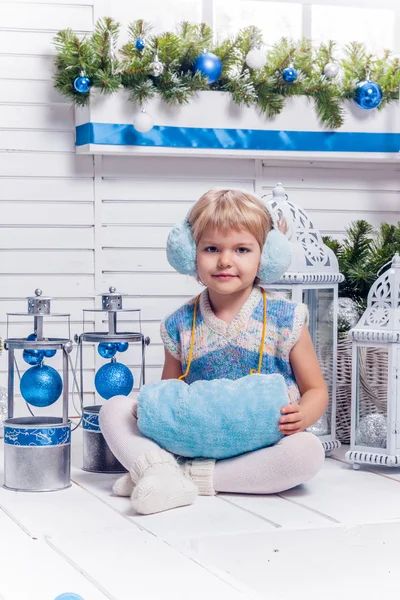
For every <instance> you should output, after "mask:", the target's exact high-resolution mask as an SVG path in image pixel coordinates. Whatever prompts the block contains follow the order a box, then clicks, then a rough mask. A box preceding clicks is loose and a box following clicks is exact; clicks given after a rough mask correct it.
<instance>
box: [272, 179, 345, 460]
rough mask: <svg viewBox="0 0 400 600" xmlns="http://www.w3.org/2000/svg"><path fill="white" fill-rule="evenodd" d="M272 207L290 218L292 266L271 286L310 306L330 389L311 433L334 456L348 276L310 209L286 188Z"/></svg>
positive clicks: (312, 327) (317, 347)
mask: <svg viewBox="0 0 400 600" xmlns="http://www.w3.org/2000/svg"><path fill="white" fill-rule="evenodd" d="M269 205H270V206H271V208H272V209H273V210H274V212H275V214H276V216H277V218H278V219H281V218H282V217H284V218H285V220H286V223H287V227H288V229H287V237H288V238H289V241H290V243H291V246H292V262H291V265H290V267H289V269H288V271H287V272H286V273H285V274H284V275H283V277H282V278H281V279H280V281H279V282H277V283H275V284H272V285H267V286H266V287H267V288H268V289H270V290H275V291H278V292H283V293H285V295H286V296H287V297H289V298H290V299H291V300H293V301H295V302H304V303H305V304H307V305H308V307H309V311H310V323H309V330H310V334H311V338H312V340H313V343H314V347H315V350H316V353H317V356H318V359H319V363H320V365H321V369H322V372H323V374H324V378H325V381H326V384H327V387H328V391H329V405H328V408H327V410H326V412H325V414H324V415H323V416H322V417H321V418H320V419H319V421H318V422H317V423H316V424H315V425H313V426H312V427H311V428H310V430H311V431H313V433H315V434H316V435H318V436H319V437H320V439H321V442H322V444H323V446H324V448H325V451H326V452H330V451H331V450H333V449H334V448H338V447H339V446H340V442H339V441H338V440H337V439H336V363H337V315H338V285H339V283H340V282H341V281H343V279H344V278H343V275H341V274H340V273H339V265H338V261H337V258H336V256H335V254H334V253H333V252H332V250H331V249H330V248H328V247H327V246H326V245H325V244H324V243H323V240H322V236H321V234H320V232H319V230H318V229H317V228H316V227H315V224H314V223H313V222H312V221H311V219H310V218H309V217H308V216H307V214H306V213H305V212H304V210H303V209H301V208H300V207H299V206H297V205H296V204H294V203H293V202H290V201H289V200H288V196H287V194H286V192H285V190H284V188H283V187H282V184H280V183H278V184H277V186H276V187H275V188H274V190H273V191H272V200H270V201H269Z"/></svg>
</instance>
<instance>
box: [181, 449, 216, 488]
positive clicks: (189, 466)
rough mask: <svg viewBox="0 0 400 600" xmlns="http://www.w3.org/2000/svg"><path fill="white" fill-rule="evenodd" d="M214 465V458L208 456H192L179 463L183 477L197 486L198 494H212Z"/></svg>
mask: <svg viewBox="0 0 400 600" xmlns="http://www.w3.org/2000/svg"><path fill="white" fill-rule="evenodd" d="M214 466H215V460H211V459H208V458H194V459H193V460H186V461H185V462H183V463H182V464H181V469H182V471H183V474H184V475H185V477H187V478H188V479H190V481H192V482H193V483H194V485H195V486H196V487H197V489H198V491H199V495H200V496H214V495H215V493H216V492H215V490H214V482H213V475H214Z"/></svg>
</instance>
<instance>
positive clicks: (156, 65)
mask: <svg viewBox="0 0 400 600" xmlns="http://www.w3.org/2000/svg"><path fill="white" fill-rule="evenodd" d="M150 67H151V68H152V70H153V75H154V77H159V76H160V75H162V74H163V72H164V65H163V64H162V62H160V60H159V58H158V56H157V54H156V55H155V57H154V60H153V62H152V63H150Z"/></svg>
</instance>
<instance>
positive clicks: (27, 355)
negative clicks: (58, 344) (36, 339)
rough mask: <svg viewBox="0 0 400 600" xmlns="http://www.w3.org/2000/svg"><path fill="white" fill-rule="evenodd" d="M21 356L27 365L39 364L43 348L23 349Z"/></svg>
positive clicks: (42, 356) (42, 355)
mask: <svg viewBox="0 0 400 600" xmlns="http://www.w3.org/2000/svg"><path fill="white" fill-rule="evenodd" d="M22 358H23V359H24V361H25V362H26V363H28V365H40V363H41V362H42V360H43V358H44V352H43V350H24V351H23V353H22Z"/></svg>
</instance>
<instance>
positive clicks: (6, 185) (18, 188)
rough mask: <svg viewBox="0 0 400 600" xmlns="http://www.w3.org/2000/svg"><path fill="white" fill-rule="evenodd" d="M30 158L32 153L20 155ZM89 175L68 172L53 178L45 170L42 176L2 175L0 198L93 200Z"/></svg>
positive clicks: (64, 200) (61, 200) (91, 181)
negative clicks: (82, 175)
mask: <svg viewBox="0 0 400 600" xmlns="http://www.w3.org/2000/svg"><path fill="white" fill-rule="evenodd" d="M29 133H32V132H29ZM52 135H55V134H52ZM62 135H67V134H62ZM20 156H21V155H20ZM3 158H4V157H3V156H2V157H1V159H2V160H3ZM31 158H32V155H29V154H23V156H22V160H25V161H28V160H30V159H31ZM58 158H59V159H60V160H61V161H63V160H64V158H63V157H60V156H58ZM0 162H1V161H0ZM13 162H14V161H13ZM89 164H90V163H89ZM36 166H37V165H36ZM52 166H54V165H52ZM66 170H67V168H66ZM68 175H69V177H68ZM91 176H92V173H90V172H88V174H87V177H88V178H87V179H72V177H73V175H72V173H70V172H68V174H67V175H65V176H64V178H62V177H58V178H57V179H54V178H53V172H52V171H47V173H45V174H43V175H42V177H39V176H32V177H27V176H22V177H18V175H15V176H14V177H10V176H9V177H7V176H4V177H2V178H1V180H0V183H1V185H0V200H25V201H28V200H32V201H36V200H57V202H69V201H72V202H80V201H82V202H93V179H91Z"/></svg>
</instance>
